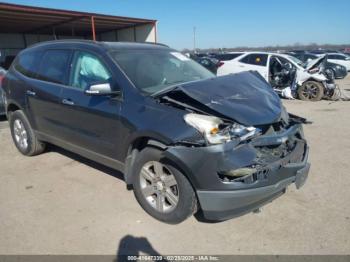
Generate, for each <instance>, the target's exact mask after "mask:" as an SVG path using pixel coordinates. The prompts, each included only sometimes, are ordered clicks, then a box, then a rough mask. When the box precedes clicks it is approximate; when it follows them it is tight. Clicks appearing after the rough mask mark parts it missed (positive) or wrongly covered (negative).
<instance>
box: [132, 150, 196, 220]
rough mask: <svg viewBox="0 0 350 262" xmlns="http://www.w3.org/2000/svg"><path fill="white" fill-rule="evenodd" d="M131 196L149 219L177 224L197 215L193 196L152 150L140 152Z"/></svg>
mask: <svg viewBox="0 0 350 262" xmlns="http://www.w3.org/2000/svg"><path fill="white" fill-rule="evenodd" d="M135 164H136V166H135V173H134V177H133V188H134V194H135V197H136V199H137V201H138V202H139V204H140V205H141V206H142V208H143V209H144V210H145V211H146V212H147V213H148V214H149V215H151V216H152V217H154V218H156V219H158V220H160V221H162V222H165V223H168V224H178V223H180V222H182V221H184V220H185V219H186V218H188V217H189V216H191V215H192V214H193V213H195V212H196V211H197V197H196V194H195V192H194V190H193V188H192V186H191V184H190V182H189V181H188V180H187V178H186V177H185V176H184V175H183V174H182V172H181V171H180V170H179V169H178V168H176V167H175V166H174V165H173V164H171V163H170V162H169V161H166V160H164V159H162V152H161V151H159V150H157V149H155V148H145V149H143V150H142V151H141V152H140V154H139V156H138V157H137V160H136V163H135Z"/></svg>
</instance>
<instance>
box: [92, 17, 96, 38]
mask: <svg viewBox="0 0 350 262" xmlns="http://www.w3.org/2000/svg"><path fill="white" fill-rule="evenodd" d="M91 29H92V40H94V41H96V32H95V19H94V17H93V16H91Z"/></svg>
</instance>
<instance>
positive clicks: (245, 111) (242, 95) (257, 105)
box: [176, 71, 282, 126]
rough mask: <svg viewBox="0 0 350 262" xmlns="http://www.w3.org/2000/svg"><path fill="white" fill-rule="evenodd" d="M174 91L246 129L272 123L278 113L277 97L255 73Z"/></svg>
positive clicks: (216, 79)
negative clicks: (178, 91)
mask: <svg viewBox="0 0 350 262" xmlns="http://www.w3.org/2000/svg"><path fill="white" fill-rule="evenodd" d="M176 90H181V91H182V92H183V93H185V94H186V95H187V96H189V97H191V98H192V99H194V100H196V101H197V102H200V103H201V104H203V105H205V106H207V107H208V108H210V109H212V110H214V111H216V112H218V113H220V114H221V115H223V116H225V117H227V118H229V119H232V120H235V121H237V122H239V123H241V124H243V125H247V126H253V125H263V124H271V123H274V122H276V121H278V119H279V117H280V115H281V111H282V105H281V101H280V98H279V97H278V95H277V94H276V93H275V92H274V91H273V89H272V87H271V86H270V85H269V84H268V83H267V82H266V81H265V79H263V78H262V76H261V75H260V74H259V73H258V72H252V71H249V72H242V73H238V74H231V75H226V76H222V77H215V78H212V79H208V80H202V81H196V82H190V83H187V84H183V85H181V86H179V87H178V88H176Z"/></svg>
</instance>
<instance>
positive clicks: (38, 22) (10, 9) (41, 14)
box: [0, 3, 156, 36]
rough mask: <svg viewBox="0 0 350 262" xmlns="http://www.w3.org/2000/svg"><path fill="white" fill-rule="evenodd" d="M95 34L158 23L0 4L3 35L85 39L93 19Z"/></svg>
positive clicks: (0, 21)
mask: <svg viewBox="0 0 350 262" xmlns="http://www.w3.org/2000/svg"><path fill="white" fill-rule="evenodd" d="M92 19H93V20H94V23H95V28H96V33H97V34H98V33H103V32H108V31H112V30H116V29H122V28H129V27H135V26H138V25H145V24H155V23H156V20H153V19H142V18H132V17H123V16H112V15H103V14H97V13H87V12H77V11H69V10H61V9H52V8H42V7H33V6H25V5H16V4H8V3H0V25H1V26H0V33H9V32H11V33H28V34H29V33H40V34H52V32H53V30H55V33H56V34H61V35H72V32H73V31H74V35H77V36H86V35H91V20H92Z"/></svg>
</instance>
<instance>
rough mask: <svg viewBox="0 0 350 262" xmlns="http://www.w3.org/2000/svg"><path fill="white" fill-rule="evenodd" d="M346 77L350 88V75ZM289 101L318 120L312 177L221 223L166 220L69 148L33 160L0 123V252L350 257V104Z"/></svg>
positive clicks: (312, 139)
mask: <svg viewBox="0 0 350 262" xmlns="http://www.w3.org/2000/svg"><path fill="white" fill-rule="evenodd" d="M339 84H340V85H341V87H342V88H343V89H348V91H350V77H348V78H347V79H346V80H342V81H339ZM284 104H285V105H286V107H287V108H288V110H289V111H290V112H293V113H295V114H299V115H302V116H305V117H307V118H308V119H310V120H312V121H313V122H314V123H313V124H312V125H307V126H305V133H306V136H307V138H308V140H309V143H310V147H311V153H310V161H311V163H312V167H311V173H310V177H309V180H308V182H307V183H306V185H305V186H304V187H303V188H302V189H301V190H296V189H295V187H294V186H293V187H290V188H289V190H288V191H287V193H286V194H285V195H284V196H282V197H281V198H279V199H277V200H276V201H274V202H273V203H271V204H269V205H267V206H265V207H264V208H263V210H262V212H261V213H259V214H249V215H246V216H243V217H240V218H237V219H232V220H229V221H225V222H221V223H212V224H209V223H203V222H200V221H198V220H197V219H196V218H195V217H192V218H190V219H189V220H187V221H185V222H184V223H182V224H180V225H176V226H171V225H166V224H162V223H160V222H158V221H156V220H154V219H153V218H151V217H149V216H148V215H147V214H146V213H145V212H144V211H143V210H142V209H141V207H140V206H139V205H138V204H137V202H136V200H135V198H134V196H133V193H132V192H131V191H127V190H126V189H125V184H124V183H123V181H122V180H121V179H120V178H121V175H120V174H118V173H116V172H114V171H113V170H110V169H108V168H105V167H103V166H100V165H98V164H95V163H92V162H90V161H87V160H84V159H82V158H80V157H78V156H76V155H74V154H71V153H68V152H66V151H64V150H60V149H57V148H51V149H50V150H49V152H47V153H45V154H43V155H40V156H37V157H32V158H28V157H24V156H22V155H20V154H19V153H18V152H17V151H16V149H15V147H14V145H13V144H12V141H11V138H10V132H9V129H8V127H7V122H6V121H1V122H0V254H117V253H118V254H123V253H128V252H131V251H137V250H142V251H143V252H145V253H147V252H150V251H151V250H152V248H153V249H154V250H156V251H157V252H159V253H160V254H164V255H165V254H349V253H350V243H349V241H350V240H349V235H350V207H349V200H350V190H349V188H350V176H349V170H350V161H349V158H350V102H329V101H321V102H316V103H310V102H309V103H308V102H301V101H284Z"/></svg>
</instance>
